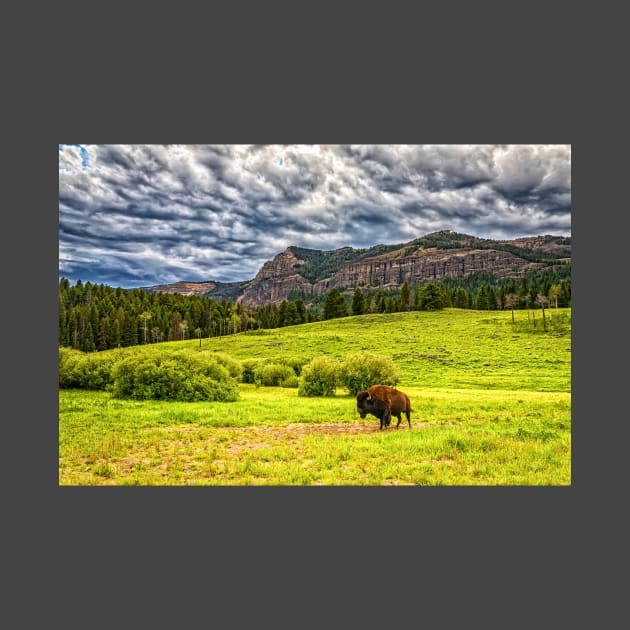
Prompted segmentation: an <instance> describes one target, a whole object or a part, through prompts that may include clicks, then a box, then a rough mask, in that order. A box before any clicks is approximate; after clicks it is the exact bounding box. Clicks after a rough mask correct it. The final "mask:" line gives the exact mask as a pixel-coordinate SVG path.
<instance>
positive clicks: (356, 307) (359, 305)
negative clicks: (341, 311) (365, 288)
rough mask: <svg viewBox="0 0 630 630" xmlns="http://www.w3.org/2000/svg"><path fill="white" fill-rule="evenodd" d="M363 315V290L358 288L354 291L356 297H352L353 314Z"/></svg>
mask: <svg viewBox="0 0 630 630" xmlns="http://www.w3.org/2000/svg"><path fill="white" fill-rule="evenodd" d="M363 313H365V299H364V297H363V293H362V292H361V289H359V287H357V288H356V289H355V290H354V295H353V296H352V314H353V315H363Z"/></svg>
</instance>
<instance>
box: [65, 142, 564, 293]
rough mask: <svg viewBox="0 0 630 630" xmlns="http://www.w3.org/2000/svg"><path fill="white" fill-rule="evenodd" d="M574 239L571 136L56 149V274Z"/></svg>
mask: <svg viewBox="0 0 630 630" xmlns="http://www.w3.org/2000/svg"><path fill="white" fill-rule="evenodd" d="M438 230H454V231H456V232H462V233H465V234H470V235H474V236H479V237H482V238H496V239H509V238H517V237H520V236H534V235H538V234H553V235H562V236H570V235H571V147H570V145H524V144H521V145H453V144H449V145H382V144H379V145H89V144H86V145H59V277H65V278H68V279H69V280H70V281H71V283H74V282H76V281H77V280H79V279H80V280H82V281H83V282H86V281H88V280H89V281H90V282H92V283H97V284H101V283H103V284H107V285H109V286H112V287H124V288H132V287H140V286H148V285H152V284H160V283H169V282H176V281H178V280H187V281H191V282H200V281H206V280H220V281H223V282H231V281H237V280H249V279H251V278H253V277H254V276H255V275H256V273H257V271H258V270H259V268H260V267H261V265H262V264H263V263H264V262H265V261H266V260H269V259H271V258H273V257H274V256H275V255H276V254H278V253H280V252H281V251H283V250H284V249H285V248H286V247H288V246H289V245H297V246H299V247H309V248H313V249H322V250H328V249H336V248H338V247H344V246H347V245H349V246H352V247H360V248H363V247H371V246H372V245H376V244H379V243H388V244H390V243H404V242H407V241H410V240H413V239H414V238H418V237H420V236H424V235H425V234H428V233H430V232H435V231H438Z"/></svg>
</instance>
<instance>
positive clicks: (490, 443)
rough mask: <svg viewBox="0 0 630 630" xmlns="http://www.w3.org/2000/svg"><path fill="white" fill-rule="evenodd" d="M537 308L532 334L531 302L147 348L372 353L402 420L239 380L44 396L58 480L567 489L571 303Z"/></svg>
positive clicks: (342, 396)
mask: <svg viewBox="0 0 630 630" xmlns="http://www.w3.org/2000/svg"><path fill="white" fill-rule="evenodd" d="M533 314H534V313H533V312H532V315H533ZM546 314H547V317H549V315H552V316H553V317H555V318H556V323H554V322H552V323H551V324H549V322H548V330H547V332H543V330H542V320H541V315H540V311H538V312H537V313H536V314H535V316H536V324H537V325H536V328H534V327H533V326H532V322H531V320H530V322H529V324H528V313H527V311H516V312H515V323H514V324H513V323H512V316H511V313H510V312H509V311H507V312H505V311H483V312H482V311H467V310H461V309H445V310H443V311H438V312H422V311H421V312H417V311H414V312H410V313H393V314H382V315H377V314H372V315H361V316H358V317H347V318H342V319H334V320H328V321H324V322H317V323H311V324H302V325H298V326H291V327H286V328H280V329H274V330H260V331H250V332H247V333H240V334H238V335H233V336H228V337H215V338H211V339H202V340H201V348H200V342H199V340H197V339H195V340H187V341H181V342H168V343H162V344H156V345H154V346H151V347H150V350H151V351H153V352H159V353H169V352H175V351H181V350H182V349H185V350H186V351H187V352H191V353H196V352H199V351H202V352H207V351H213V350H216V351H220V352H222V353H226V354H228V355H230V356H231V357H233V358H234V359H237V360H240V361H243V360H246V359H252V358H260V359H265V360H268V361H274V360H278V361H280V360H282V359H287V358H289V359H290V358H298V359H301V360H302V361H304V362H306V361H308V360H310V359H311V358H315V357H320V356H328V357H332V358H335V359H339V360H342V359H344V358H345V357H347V356H348V355H350V354H354V353H357V352H363V351H364V352H372V353H375V354H380V355H384V356H387V357H389V358H391V359H392V360H393V361H394V363H395V365H396V366H397V367H398V368H399V370H400V372H401V375H402V377H401V379H400V381H399V383H398V385H397V387H398V388H399V389H401V390H403V391H405V392H406V393H407V394H408V395H409V397H410V398H411V404H412V409H413V411H412V416H411V424H412V426H411V429H409V427H408V426H407V421H406V419H404V416H403V423H401V426H400V429H398V430H397V429H396V428H395V425H396V419H395V418H394V419H393V424H392V426H391V427H390V428H389V429H387V430H385V431H379V421H378V419H377V418H374V417H373V416H367V417H366V418H365V419H364V420H361V419H360V418H359V415H358V413H357V412H356V405H355V399H354V397H353V396H350V395H348V394H347V392H346V391H345V390H343V389H342V388H338V389H337V392H336V395H334V396H328V397H313V398H309V397H300V396H298V390H297V388H295V387H264V386H261V387H257V386H256V385H253V384H245V383H241V384H239V399H238V400H237V401H235V402H171V401H157V400H144V401H135V400H121V399H116V398H114V397H113V396H112V394H111V393H109V392H107V391H89V390H79V389H60V390H59V484H60V485H62V486H72V485H169V486H170V485H457V486H469V485H482V486H483V485H486V486H487V485H519V486H522V485H563V486H566V485H570V484H571V331H570V315H571V312H570V309H560V310H559V313H558V315H559V316H557V315H556V311H555V309H549V310H547V313H546ZM561 320H564V322H563V323H562V325H560V322H561ZM143 348H144V349H145V350H146V349H147V347H146V346H144V347H143ZM134 351H136V349H134V348H125V349H123V350H118V351H107V352H118V353H127V354H130V353H133V352H134Z"/></svg>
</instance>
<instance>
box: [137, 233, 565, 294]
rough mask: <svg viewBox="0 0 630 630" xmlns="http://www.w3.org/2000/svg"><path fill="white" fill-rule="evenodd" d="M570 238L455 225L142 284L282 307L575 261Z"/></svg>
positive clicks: (296, 250)
mask: <svg viewBox="0 0 630 630" xmlns="http://www.w3.org/2000/svg"><path fill="white" fill-rule="evenodd" d="M570 261H571V237H565V236H553V235H550V234H544V235H536V236H526V237H519V238H516V239H506V240H493V239H483V238H479V237H476V236H471V235H468V234H460V233H457V232H453V231H451V230H442V231H438V232H432V233H430V234H426V235H424V236H421V237H419V238H417V239H413V240H411V241H408V242H406V243H397V244H389V245H388V244H378V245H375V246H373V247H369V248H353V247H349V246H346V247H341V248H338V249H334V250H317V249H309V248H304V247H297V246H293V245H290V246H288V247H287V248H286V249H285V250H284V251H283V252H280V253H279V254H277V255H276V256H274V258H272V259H271V260H268V261H266V262H265V263H264V264H263V265H262V266H261V268H260V269H259V271H258V273H257V274H256V276H255V277H254V278H253V279H251V280H245V281H242V282H231V283H224V282H223V283H222V282H215V281H207V282H198V283H195V282H183V281H182V282H176V283H170V284H160V285H153V286H150V287H141V289H142V290H144V291H148V292H167V293H181V294H184V295H202V296H204V297H212V298H215V299H227V300H229V301H237V302H241V303H243V304H244V305H247V306H263V305H266V304H278V303H280V302H282V301H283V300H286V299H288V298H289V296H290V295H293V296H295V295H301V296H303V298H305V299H308V298H309V297H310V296H317V295H321V294H322V293H324V292H326V291H328V290H330V289H331V288H333V287H337V288H339V289H340V290H349V289H351V290H354V289H355V288H356V287H357V286H360V287H372V288H396V287H399V286H401V285H402V284H403V283H404V282H408V283H416V282H422V281H426V280H439V279H440V278H443V277H457V276H467V275H470V274H472V273H475V272H482V271H483V272H488V273H491V274H493V275H494V276H495V277H497V278H505V277H514V278H518V277H521V276H522V275H523V274H525V273H527V272H528V271H536V270H539V269H542V268H545V267H554V266H556V265H566V264H570Z"/></svg>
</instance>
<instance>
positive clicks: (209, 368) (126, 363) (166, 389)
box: [112, 354, 239, 401]
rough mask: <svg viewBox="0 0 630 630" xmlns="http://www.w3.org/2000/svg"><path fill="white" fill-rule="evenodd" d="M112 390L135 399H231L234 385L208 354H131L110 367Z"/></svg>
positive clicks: (234, 393)
mask: <svg viewBox="0 0 630 630" xmlns="http://www.w3.org/2000/svg"><path fill="white" fill-rule="evenodd" d="M112 393H113V395H114V396H115V397H117V398H132V399H136V400H145V399H156V400H180V401H199V400H206V401H234V400H237V399H238V395H239V394H238V385H237V384H236V381H235V380H234V379H233V378H232V377H230V374H229V372H228V370H227V369H226V368H225V367H223V366H222V365H220V364H219V363H218V362H217V361H216V360H211V359H210V357H200V356H195V355H190V354H173V355H170V356H166V357H164V356H160V355H144V354H139V355H133V356H130V357H128V358H126V359H123V360H122V361H120V362H119V363H117V364H116V365H115V367H114V370H113V387H112Z"/></svg>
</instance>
